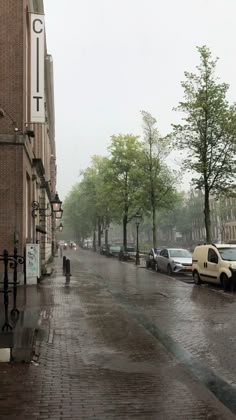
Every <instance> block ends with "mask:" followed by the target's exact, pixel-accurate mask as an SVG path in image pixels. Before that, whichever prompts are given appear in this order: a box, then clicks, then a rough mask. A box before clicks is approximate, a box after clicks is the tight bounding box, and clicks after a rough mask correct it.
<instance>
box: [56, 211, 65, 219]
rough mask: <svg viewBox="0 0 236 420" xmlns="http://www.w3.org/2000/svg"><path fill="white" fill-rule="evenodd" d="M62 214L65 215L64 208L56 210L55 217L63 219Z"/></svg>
mask: <svg viewBox="0 0 236 420" xmlns="http://www.w3.org/2000/svg"><path fill="white" fill-rule="evenodd" d="M62 215H63V210H62V209H61V210H57V211H56V212H55V218H56V219H62Z"/></svg>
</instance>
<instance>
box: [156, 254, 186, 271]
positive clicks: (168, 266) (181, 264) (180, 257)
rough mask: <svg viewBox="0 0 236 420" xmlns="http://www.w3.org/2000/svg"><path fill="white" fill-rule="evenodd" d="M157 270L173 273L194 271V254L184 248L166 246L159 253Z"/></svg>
mask: <svg viewBox="0 0 236 420" xmlns="http://www.w3.org/2000/svg"><path fill="white" fill-rule="evenodd" d="M157 271H165V272H166V273H167V274H169V275H171V274H173V273H181V272H185V273H191V272H192V254H191V252H190V251H188V250H187V249H183V248H165V249H162V250H161V252H160V254H159V255H157Z"/></svg>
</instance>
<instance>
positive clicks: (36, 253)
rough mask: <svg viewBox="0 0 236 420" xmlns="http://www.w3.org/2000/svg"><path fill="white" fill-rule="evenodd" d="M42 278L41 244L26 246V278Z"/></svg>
mask: <svg viewBox="0 0 236 420" xmlns="http://www.w3.org/2000/svg"><path fill="white" fill-rule="evenodd" d="M28 277H38V278H39V277H40V247H39V244H26V278H28Z"/></svg>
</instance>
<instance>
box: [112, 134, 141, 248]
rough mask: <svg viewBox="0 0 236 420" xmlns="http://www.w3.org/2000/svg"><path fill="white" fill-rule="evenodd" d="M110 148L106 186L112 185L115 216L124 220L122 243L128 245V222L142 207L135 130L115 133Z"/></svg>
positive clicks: (118, 220) (138, 156)
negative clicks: (122, 133)
mask: <svg viewBox="0 0 236 420" xmlns="http://www.w3.org/2000/svg"><path fill="white" fill-rule="evenodd" d="M109 151H110V170H109V177H108V178H107V186H108V188H109V189H110V205H111V206H112V214H113V217H114V219H115V220H116V221H117V222H120V221H121V220H122V224H123V245H124V247H125V249H126V246H127V224H128V223H129V221H130V220H132V218H133V217H134V214H135V213H136V211H137V209H138V208H139V207H140V202H139V191H140V186H141V185H142V177H141V172H140V165H139V162H140V159H141V145H140V143H139V141H138V137H137V136H134V135H132V134H126V135H121V134H120V135H118V136H115V135H113V136H112V138H111V145H110V147H109Z"/></svg>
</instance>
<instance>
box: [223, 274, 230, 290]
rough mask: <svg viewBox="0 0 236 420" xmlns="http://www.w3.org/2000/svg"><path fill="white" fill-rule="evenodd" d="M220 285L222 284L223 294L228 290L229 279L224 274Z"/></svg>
mask: <svg viewBox="0 0 236 420" xmlns="http://www.w3.org/2000/svg"><path fill="white" fill-rule="evenodd" d="M221 283H222V286H223V290H224V292H227V290H229V289H230V279H229V278H228V277H227V276H226V274H224V273H223V274H222V276H221Z"/></svg>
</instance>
